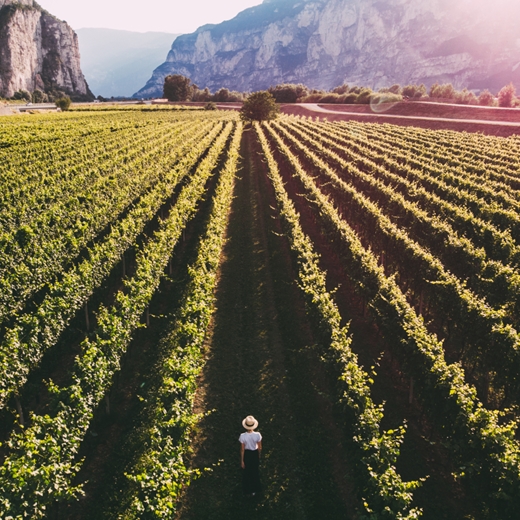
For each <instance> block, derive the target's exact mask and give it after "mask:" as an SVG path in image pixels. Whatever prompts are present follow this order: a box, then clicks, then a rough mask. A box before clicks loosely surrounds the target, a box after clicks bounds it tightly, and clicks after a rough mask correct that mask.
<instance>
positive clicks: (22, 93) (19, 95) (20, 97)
mask: <svg viewBox="0 0 520 520" xmlns="http://www.w3.org/2000/svg"><path fill="white" fill-rule="evenodd" d="M13 99H16V100H17V101H31V99H32V96H31V94H30V93H29V92H27V90H23V89H20V90H17V91H16V92H15V93H14V94H13Z"/></svg>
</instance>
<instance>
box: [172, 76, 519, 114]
mask: <svg viewBox="0 0 520 520" xmlns="http://www.w3.org/2000/svg"><path fill="white" fill-rule="evenodd" d="M268 92H269V93H270V94H271V95H272V96H273V97H274V99H275V100H276V102H277V103H340V104H358V105H359V104H379V103H395V102H398V101H402V100H420V99H433V100H437V101H444V102H450V103H456V104H461V105H479V106H499V107H520V99H519V98H517V97H516V91H515V87H514V85H513V84H512V83H510V84H509V85H506V86H505V87H503V88H502V89H501V90H500V92H498V94H497V96H494V95H493V94H492V93H491V92H489V90H484V91H482V92H480V94H479V95H478V96H477V95H476V94H475V93H474V92H472V91H470V90H468V89H465V88H464V89H462V90H456V89H455V87H453V85H452V84H451V83H444V84H439V83H434V84H433V85H432V86H431V87H430V89H429V90H428V89H427V87H426V86H425V85H424V84H421V85H405V86H401V85H398V84H395V85H392V86H391V87H385V88H380V89H379V90H377V91H374V90H372V89H371V88H369V87H359V86H349V85H346V84H344V85H340V86H338V87H334V88H333V89H331V90H328V91H327V90H319V89H310V88H308V87H306V86H305V85H302V84H294V83H283V84H280V85H276V86H274V87H270V88H269V89H268ZM164 97H165V98H167V99H168V100H170V101H199V102H201V101H202V102H214V103H225V102H233V101H234V102H240V101H244V100H245V99H246V97H247V93H242V92H236V91H230V90H228V89H227V88H221V89H219V90H217V92H215V93H214V94H212V93H211V92H210V91H209V89H208V88H207V87H206V88H205V89H203V90H201V89H199V87H198V86H197V85H195V84H194V83H191V80H190V79H189V78H187V77H185V76H182V75H180V74H175V75H170V76H167V77H166V79H165V81H164Z"/></svg>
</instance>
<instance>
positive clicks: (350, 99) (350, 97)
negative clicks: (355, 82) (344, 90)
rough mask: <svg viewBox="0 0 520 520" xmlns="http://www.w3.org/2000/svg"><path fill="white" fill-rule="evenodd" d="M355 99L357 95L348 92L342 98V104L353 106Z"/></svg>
mask: <svg viewBox="0 0 520 520" xmlns="http://www.w3.org/2000/svg"><path fill="white" fill-rule="evenodd" d="M357 97H358V95H357V94H356V93H355V92H349V93H348V94H345V96H343V101H342V103H345V104H346V105H354V104H355V103H356V101H357Z"/></svg>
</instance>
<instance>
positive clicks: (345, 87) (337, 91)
mask: <svg viewBox="0 0 520 520" xmlns="http://www.w3.org/2000/svg"><path fill="white" fill-rule="evenodd" d="M331 92H332V93H333V94H340V95H343V94H348V85H347V84H346V83H343V85H340V86H339V87H334V88H333V89H332V90H331Z"/></svg>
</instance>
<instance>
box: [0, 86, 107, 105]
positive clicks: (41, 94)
mask: <svg viewBox="0 0 520 520" xmlns="http://www.w3.org/2000/svg"><path fill="white" fill-rule="evenodd" d="M98 97H99V96H98ZM63 98H69V99H72V100H73V101H91V99H92V98H91V96H89V95H88V94H77V93H70V92H66V91H64V90H62V89H60V88H59V87H57V86H54V87H50V88H49V89H47V90H45V91H43V90H40V89H35V90H34V91H33V92H29V91H28V90H24V89H20V90H17V91H16V92H15V93H14V94H13V96H12V97H10V98H7V99H8V100H12V101H25V102H26V103H55V102H56V101H57V100H58V99H63Z"/></svg>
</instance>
